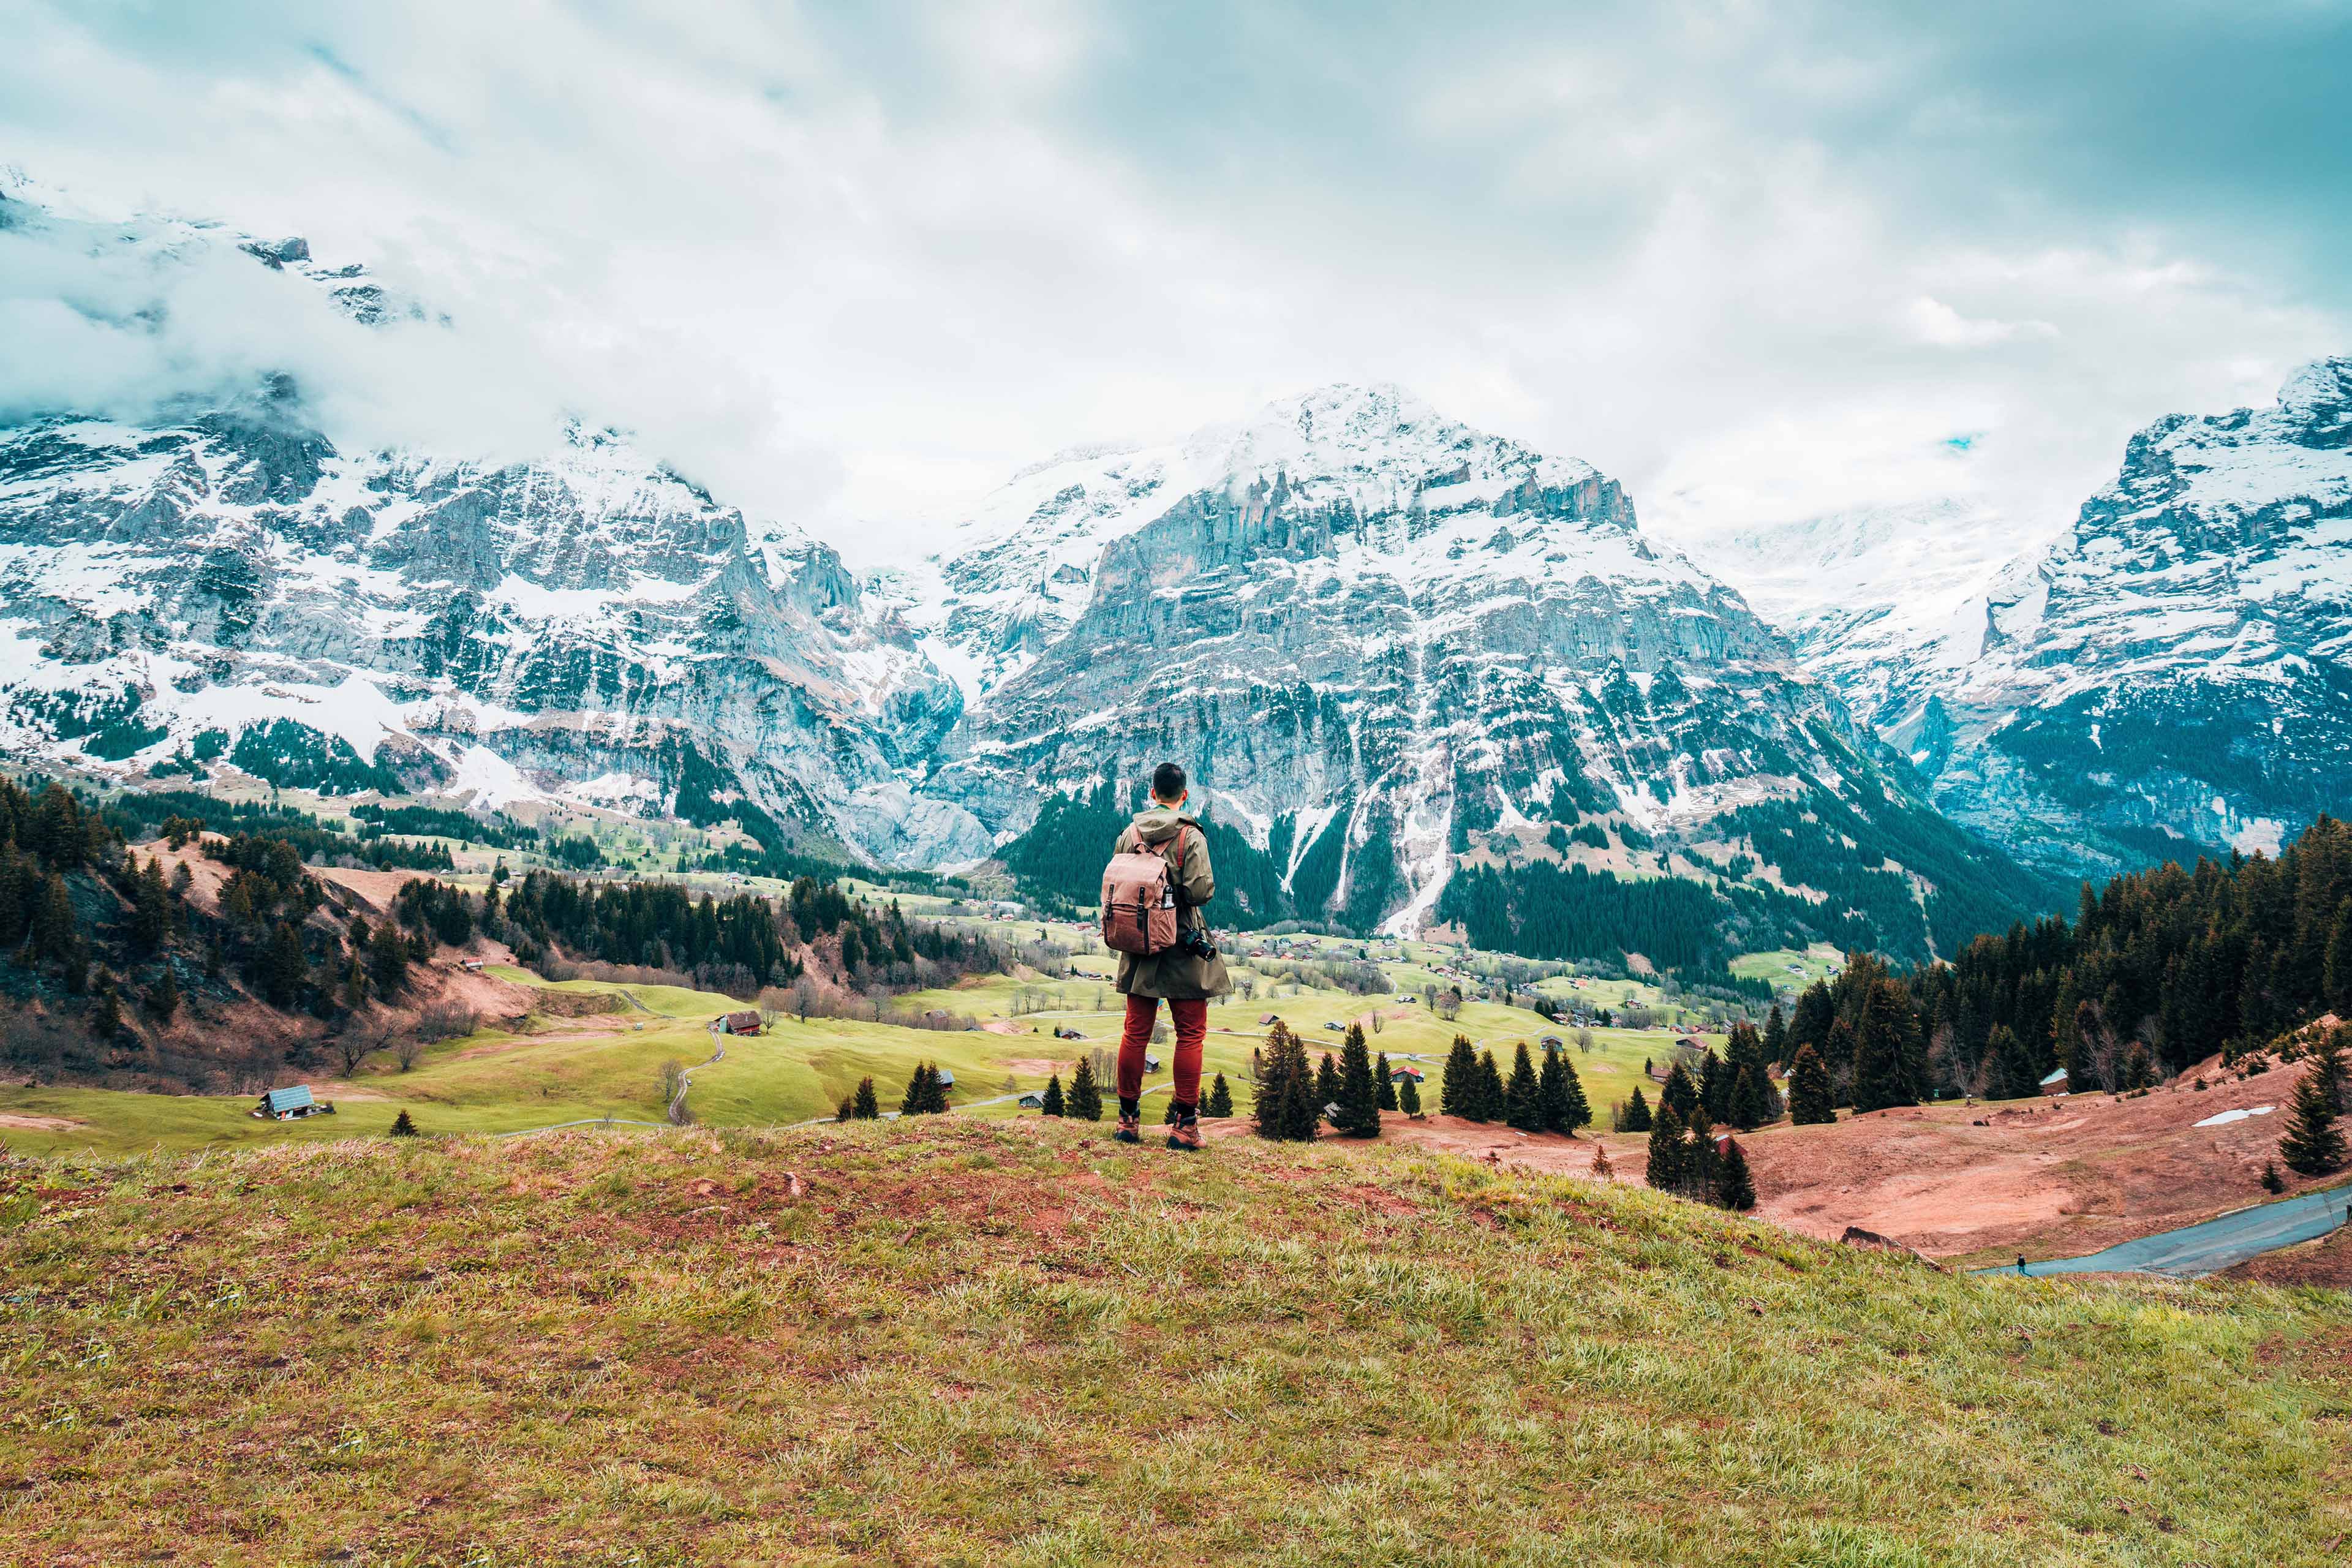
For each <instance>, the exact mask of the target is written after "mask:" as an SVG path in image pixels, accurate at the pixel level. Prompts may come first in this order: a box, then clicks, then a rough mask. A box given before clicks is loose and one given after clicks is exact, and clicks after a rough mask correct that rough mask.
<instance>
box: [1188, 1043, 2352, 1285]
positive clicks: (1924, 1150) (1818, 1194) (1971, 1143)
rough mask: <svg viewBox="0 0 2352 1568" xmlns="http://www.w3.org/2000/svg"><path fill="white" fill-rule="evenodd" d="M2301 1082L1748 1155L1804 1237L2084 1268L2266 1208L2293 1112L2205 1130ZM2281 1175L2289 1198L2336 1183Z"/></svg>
mask: <svg viewBox="0 0 2352 1568" xmlns="http://www.w3.org/2000/svg"><path fill="white" fill-rule="evenodd" d="M2302 1070H2303V1069H2302V1068H2300V1067H2289V1068H2273V1069H2272V1070H2271V1071H2269V1072H2267V1073H2262V1074H2258V1075H2256V1076H2255V1077H2253V1078H2251V1079H2244V1080H2239V1079H2233V1078H2231V1077H2228V1076H2226V1075H2225V1074H2223V1073H2222V1072H2221V1070H2220V1068H2219V1066H2218V1064H2217V1063H2213V1062H2207V1063H2204V1064H2201V1065H2200V1068H2198V1069H2194V1070H2192V1071H2191V1072H2190V1073H2189V1075H2187V1078H2186V1079H2184V1080H2183V1081H2182V1083H2181V1084H2180V1085H2179V1086H2178V1087H2172V1088H2165V1089H2157V1090H2155V1091H2154V1092H2152V1093H2150V1094H2148V1095H2147V1096H2145V1097H2143V1098H2140V1099H2135V1100H2119V1099H2117V1098H2116V1097H2115V1096H2113V1095H2105V1094H2084V1095H2078V1096H2074V1097H2072V1098H2069V1099H2065V1100H2029V1101H2019V1102H2012V1103H2009V1104H2004V1105H2000V1106H1990V1107H1989V1106H1982V1105H1979V1106H1967V1105H1958V1104H1948V1105H1935V1106H1917V1107H1903V1108H1899V1109H1895V1110H1882V1111H1874V1112H1873V1113H1872V1114H1870V1115H1867V1116H1859V1117H1857V1116H1853V1115H1852V1114H1851V1113H1846V1112H1842V1113H1841V1114H1840V1119H1839V1121H1837V1123H1836V1124H1835V1125H1834V1126H1829V1127H1790V1126H1787V1125H1782V1126H1780V1127H1772V1128H1766V1129H1763V1130H1761V1131H1756V1132H1751V1133H1747V1134H1744V1135H1743V1136H1742V1137H1741V1139H1740V1144H1741V1147H1742V1148H1743V1149H1744V1150H1745V1151H1746V1152H1747V1155H1748V1168H1749V1170H1750V1172H1751V1173H1752V1175H1753V1177H1754V1180H1755V1183H1756V1191H1757V1197H1758V1205H1757V1213H1758V1215H1759V1217H1761V1218H1764V1219H1769V1220H1771V1221H1774V1222H1775V1223H1777V1224H1780V1225H1782V1226H1787V1227H1789V1228H1790V1229H1791V1230H1795V1231H1798V1232H1801V1233H1802V1234H1804V1235H1808V1236H1816V1237H1822V1238H1824V1239H1831V1240H1834V1239H1835V1238H1837V1237H1841V1236H1843V1235H1844V1233H1845V1230H1846V1227H1847V1226H1861V1227H1862V1228H1864V1230H1871V1231H1875V1232H1877V1233H1878V1234H1879V1235H1881V1236H1885V1237H1891V1238H1893V1239H1894V1240H1895V1241H1899V1242H1901V1243H1903V1244H1904V1245H1906V1246H1907V1247H1916V1248H1917V1249H1918V1250H1919V1251H1921V1252H1923V1253H1926V1254H1927V1255H1928V1256H1930V1257H1939V1258H1941V1257H1956V1256H1965V1255H1969V1254H1993V1253H1999V1254H2009V1255H2014V1254H2016V1253H2020V1252H2022V1253H2025V1254H2026V1255H2028V1256H2029V1257H2033V1258H2048V1257H2066V1256H2074V1255H2077V1254H2082V1253H2089V1252H2095V1251H2098V1250H2100V1249H2102V1248H2104V1247H2112V1246H2114V1245H2116V1243H2118V1242H2123V1241H2129V1240H2132V1239H2134V1238H2136V1237H2143V1236H2148V1235H2152V1234H2154V1233H2155V1232H2158V1231H2161V1230H2171V1229H2175V1228H2177V1227H2179V1226H2184V1225H2192V1224H2195V1223H2196V1222H2198V1221H2200V1220H2203V1219H2210V1218H2211V1217H2212V1216H2213V1215H2218V1214H2221V1213H2224V1212H2227V1211H2229V1210H2231V1209H2237V1208H2243V1207H2245V1206H2246V1205H2250V1204H2255V1203H2260V1202H2263V1200H2265V1199H2266V1198H2268V1197H2269V1195H2270V1194H2267V1193H2265V1192H2264V1191H2263V1188H2262V1186H2261V1184H2260V1177H2261V1174H2262V1170H2263V1165H2264V1164H2265V1163H2268V1162H2269V1161H2270V1160H2272V1159H2273V1156H2274V1155H2275V1153H2276V1152H2277V1148H2278V1139H2279V1133H2280V1132H2281V1131H2282V1130H2283V1126H2284V1121H2283V1115H2282V1114H2280V1113H2273V1114H2272V1115H2269V1116H2252V1117H2247V1118H2244V1119H2242V1120H2240V1121H2233V1122H2230V1123H2228V1124H2226V1125H2224V1126H2220V1127H2199V1126H2196V1125H2194V1124H2195V1123H2196V1122H2198V1121H2203V1120H2205V1119H2206V1118H2208V1117H2210V1116H2213V1115H2215V1114H2217V1113H2219V1112H2221V1111H2225V1110H2252V1109H2253V1108H2255V1107H2258V1106H2263V1105H2270V1106H2278V1107H2284V1105H2285V1104H2286V1102H2287V1100H2289V1099H2290V1097H2292V1095H2293V1094H2294V1084H2295V1080H2296V1077H2297V1075H2298V1074H2299V1073H2300V1072H2301V1071H2302ZM2198 1071H2202V1072H2203V1074H2204V1076H2205V1081H2206V1083H2207V1085H2208V1086H2209V1087H2208V1088H2207V1089H2204V1090H2202V1091H2200V1090H2198V1089H2194V1088H2192V1087H2190V1086H2189V1080H2191V1079H2194V1078H2195V1077H2196V1076H2197V1073H2198ZM1979 1123H1981V1125H1979ZM1211 1131H1212V1133H1213V1135H1214V1136H1217V1137H1235V1136H1245V1135H1247V1133H1248V1132H1249V1131H1250V1124H1249V1121H1248V1119H1247V1118H1246V1117H1245V1116H1242V1117H1235V1118H1234V1119H1233V1120H1232V1121H1224V1122H1220V1123H1215V1124H1213V1125H1212V1127H1211ZM1381 1142H1382V1143H1384V1144H1390V1145H1399V1144H1402V1145H1408V1146H1412V1147H1417V1148H1426V1149H1431V1150H1434V1151H1438V1152H1444V1153H1449V1154H1456V1155H1462V1156H1465V1157H1467V1158H1471V1159H1479V1160H1491V1161H1493V1162H1495V1163H1500V1164H1504V1165H1510V1166H1516V1167H1520V1168H1523V1169H1527V1170H1535V1171H1547V1172H1555V1173H1563V1174H1569V1175H1586V1174H1589V1173H1591V1168H1592V1161H1593V1152H1594V1150H1595V1149H1597V1148H1603V1147H1605V1148H1606V1149H1607V1150H1608V1151H1609V1159H1610V1163H1611V1164H1612V1166H1613V1167H1614V1168H1615V1174H1616V1179H1617V1180H1619V1181H1621V1182H1630V1183H1639V1182H1640V1181H1641V1179H1642V1172H1643V1166H1644V1165H1645V1163H1647V1159H1648V1146H1647V1139H1646V1138H1645V1137H1644V1136H1643V1135H1640V1134H1630V1133H1629V1134H1607V1135H1600V1134H1595V1133H1594V1132H1593V1131H1591V1129H1587V1130H1586V1131H1584V1133H1583V1134H1582V1135H1581V1136H1580V1137H1578V1138H1575V1139H1566V1138H1559V1137H1554V1136H1549V1135H1545V1134H1535V1135H1528V1134H1523V1133H1518V1132H1514V1131H1511V1130H1510V1129H1509V1128H1507V1127H1504V1126H1502V1125H1500V1124H1499V1123H1478V1122H1470V1121H1462V1120H1460V1119H1459V1118H1456V1117H1451V1116H1430V1117H1427V1118H1425V1119H1423V1120H1422V1121H1409V1120H1407V1119H1406V1118H1404V1117H1402V1116H1397V1115H1394V1114H1391V1115H1387V1116H1384V1117H1382V1119H1381ZM2282 1174H2283V1175H2284V1177H2285V1178H2286V1182H2287V1190H2288V1192H2290V1193H2294V1192H2301V1191H2307V1190H2309V1189H2310V1188H2311V1187H2314V1186H2316V1185H2320V1184H2321V1183H2316V1182H2312V1181H2309V1180H2305V1179H2303V1178H2299V1177H2296V1176H2295V1175H2294V1174H2293V1173H2291V1172H2286V1171H2284V1168H2282ZM2305 1250H2308V1251H2309V1252H2310V1253H2311V1254H2312V1255H2313V1256H2314V1257H2315V1258H2317V1259H2320V1260H2321V1261H2318V1262H2315V1263H2313V1264H2311V1265H2308V1266H2306V1267H2308V1268H2311V1269H2313V1270H2315V1271H2319V1272H2325V1271H2326V1269H2328V1268H2336V1267H2340V1265H2338V1264H2336V1263H2335V1262H2334V1261H2332V1260H2334V1259H2337V1258H2343V1259H2352V1242H2336V1243H2331V1244H2328V1245H2327V1246H2325V1247H2314V1248H2310V1249H2305ZM2254 1267H2255V1266H2249V1268H2250V1269H2252V1268H2254ZM2286 1267H2287V1266H2286V1265H2285V1264H2282V1265H2280V1268H2282V1269H2284V1268H2286Z"/></svg>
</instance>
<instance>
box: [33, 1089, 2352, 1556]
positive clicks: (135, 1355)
mask: <svg viewBox="0 0 2352 1568" xmlns="http://www.w3.org/2000/svg"><path fill="white" fill-rule="evenodd" d="M0 1271H5V1279H7V1281H8V1293H7V1295H6V1296H5V1299H4V1300H0V1363H5V1366H6V1368H7V1371H8V1374H9V1375H8V1376H7V1377H6V1378H5V1379H0V1478H5V1482H6V1484H5V1489H0V1542H5V1550H0V1557H5V1558H6V1559H7V1560H8V1561H12V1562H26V1563H58V1564H66V1563H73V1564H100V1563H123V1562H131V1561H162V1560H173V1561H182V1562H224V1561H236V1562H240V1563H297V1562H299V1563H320V1562H333V1563H346V1564H357V1565H373V1564H389V1563H460V1562H463V1563H558V1562H562V1563H646V1564H661V1563H729V1562H759V1563H848V1562H852V1561H858V1562H876V1561H882V1562H900V1563H1007V1564H1048V1563H1051V1564H1079V1563H1098V1562H1113V1561H1117V1562H1135V1561H1144V1562H1150V1563H1211V1562H1215V1563H1228V1562H1282V1563H1347V1564H1349V1565H1351V1568H1354V1565H1360V1564H1367V1563H1399V1564H1402V1563H1429V1562H1433V1561H1442V1562H1452V1563H1620V1562H1622V1563H1635V1562H1638V1563H1709V1564H1714V1563H1800V1562H1801V1563H1853V1564H1863V1563H1888V1564H1894V1563H1902V1564H1928V1563H1937V1564H1940V1563H1971V1564H1988V1565H1990V1564H2009V1563H2029V1562H2030V1563H2039V1564H2092V1563H2097V1564H2126V1563H2131V1564H2140V1563H2176V1564H2186V1563H2211V1564H2219V1563H2265V1564H2276V1565H2282V1568H2292V1565H2299V1564H2313V1565H2316V1564H2320V1563H2334V1562H2336V1561H2339V1560H2340V1558H2339V1552H2340V1547H2341V1542H2342V1541H2343V1539H2344V1537H2345V1535H2346V1533H2347V1531H2352V1508H2348V1507H2347V1496H2352V1434H2347V1426H2346V1411H2347V1408H2352V1366H2348V1365H2347V1357H2352V1305H2347V1301H2346V1300H2345V1299H2344V1298H2343V1297H2341V1296H2338V1295H2336V1294H2334V1293H2322V1292H2299V1293H2298V1292H2283V1291H2280V1290H2276V1289H2267V1288H2263V1287H2259V1286H2249V1285H2237V1284H2224V1283H2204V1284H2196V1285H2186V1286H2184V1285H2177V1284H2169V1283H2162V1282H2155V1281H2120V1282H2114V1281H2101V1282H2086V1281H2076V1280H2038V1279H2037V1280H2013V1279H2011V1280H2000V1279H1992V1280H1987V1279H1971V1278H1968V1277H1965V1276H1956V1275H1952V1274H1948V1273H1943V1272H1939V1271H1937V1270H1935V1269H1933V1268H1927V1267H1926V1266H1924V1265H1922V1264H1919V1263H1917V1262H1916V1261H1914V1260H1911V1259H1908V1258H1904V1257H1901V1256H1899V1255H1888V1254H1876V1253H1867V1252H1862V1251H1858V1250H1855V1249H1852V1248H1843V1247H1834V1246H1827V1245H1823V1244H1822V1243H1819V1242H1816V1241H1813V1240H1811V1239H1808V1238H1805V1237H1798V1236H1795V1235H1792V1234H1791V1233H1790V1232H1788V1231H1787V1230H1784V1229H1781V1228H1778V1227H1775V1226H1769V1225H1759V1224H1757V1223H1755V1222H1753V1221H1749V1220H1745V1219H1740V1218H1736V1217H1733V1216H1729V1215H1723V1214H1720V1213H1717V1212H1716V1211H1713V1210H1709V1209H1705V1208H1701V1207H1697V1206H1695V1205H1688V1204H1684V1203H1678V1202H1675V1201H1671V1200H1668V1199H1664V1198H1662V1197H1659V1196H1656V1195H1654V1194H1649V1193H1646V1192H1642V1191H1638V1190H1630V1189H1626V1188H1623V1187H1617V1186H1601V1185H1596V1184H1591V1183H1587V1182H1580V1181H1570V1180H1564V1179H1561V1178H1559V1177H1556V1176H1550V1175H1547V1174H1544V1173H1535V1172H1522V1171H1511V1170H1500V1169H1496V1168H1495V1167H1494V1166H1492V1165H1488V1164H1485V1163H1469V1162H1464V1161H1460V1160H1454V1159H1451V1158H1444V1157H1435V1156H1431V1155H1428V1154H1425V1153H1422V1152H1416V1151H1413V1150H1411V1149H1407V1148H1402V1147H1386V1146H1376V1147H1375V1148H1373V1149H1371V1150H1364V1149H1361V1148H1357V1149H1342V1148H1339V1147H1335V1146H1331V1145H1328V1144H1327V1145H1318V1146H1315V1147H1311V1148H1299V1147H1297V1146H1270V1145H1265V1144H1261V1143H1259V1142H1256V1141H1255V1140H1253V1139H1248V1138H1231V1139H1228V1140H1225V1141H1223V1142H1220V1144H1219V1145H1218V1147H1217V1148H1216V1149H1215V1150H1214V1151H1213V1152H1212V1153H1211V1154H1210V1155H1209V1156H1207V1157H1206V1158H1200V1159H1193V1158H1187V1157H1183V1156H1179V1155H1175V1154H1171V1153H1168V1152H1163V1151H1160V1150H1157V1149H1153V1148H1149V1147H1147V1148H1145V1149H1141V1150H1126V1149H1122V1148H1120V1147H1119V1146H1118V1145H1116V1144H1113V1143H1111V1142H1108V1141H1107V1140H1106V1139H1105V1138H1103V1137H1102V1136H1101V1134H1100V1131H1099V1130H1097V1129H1094V1128H1090V1127H1080V1126H1075V1125H1070V1124H1062V1123H1045V1122H1041V1121H1036V1120H1030V1121H1020V1122H989V1121H981V1120H978V1119H974V1118H970V1117H952V1118H944V1119H925V1120H923V1121H914V1122H904V1123H896V1124H874V1123H866V1124H860V1125H856V1126H853V1127H849V1128H831V1127H827V1128H812V1129H807V1130H803V1131H789V1132H752V1131H735V1132H714V1131H702V1130H691V1131H673V1132H659V1133H648V1134H644V1135H625V1136H612V1135H607V1134H603V1133H596V1132H579V1133H558V1134H551V1135H548V1136H544V1137H540V1138H534V1139H526V1140H514V1141H505V1142H497V1141H485V1140H479V1139H446V1140H425V1141H419V1142H387V1141H384V1140H381V1139H371V1140H366V1141H362V1142H334V1143H318V1142H304V1143H288V1144H282V1145H279V1146H277V1147H270V1148H253V1149H240V1150H235V1151H230V1152H204V1153H195V1154H162V1153H157V1154H150V1155H142V1156H136V1157H131V1158H128V1159H118V1158H109V1157H103V1156H99V1155H94V1154H89V1153H83V1154H73V1155H63V1156H58V1157H55V1158H52V1159H45V1160H22V1159H20V1160H16V1161H14V1162H12V1163H7V1164H6V1165H5V1166H0Z"/></svg>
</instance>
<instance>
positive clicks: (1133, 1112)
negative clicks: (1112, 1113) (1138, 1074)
mask: <svg viewBox="0 0 2352 1568" xmlns="http://www.w3.org/2000/svg"><path fill="white" fill-rule="evenodd" d="M1118 1113H1119V1114H1120V1115H1121V1116H1140V1115H1142V1114H1143V1102H1142V1101H1141V1100H1129V1099H1128V1098H1127V1096H1125V1095H1123V1094H1122V1095H1120V1096H1119V1097H1118Z"/></svg>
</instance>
